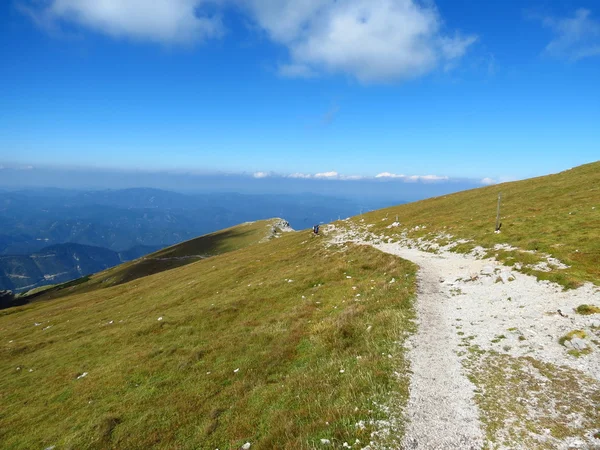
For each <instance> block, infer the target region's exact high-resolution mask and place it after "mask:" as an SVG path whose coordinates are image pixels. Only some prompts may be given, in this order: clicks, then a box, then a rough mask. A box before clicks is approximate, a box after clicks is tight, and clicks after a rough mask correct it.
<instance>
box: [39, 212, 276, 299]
mask: <svg viewBox="0 0 600 450" xmlns="http://www.w3.org/2000/svg"><path fill="white" fill-rule="evenodd" d="M278 220H279V219H269V220H259V221H256V222H248V223H243V224H241V225H236V226H234V227H231V228H226V229H223V230H219V231H216V232H214V233H210V234H206V235H204V236H200V237H197V238H195V239H191V240H189V241H185V242H182V243H180V244H176V245H173V246H171V247H167V248H164V249H162V250H159V251H157V252H154V253H152V254H150V255H146V256H144V257H143V258H140V259H136V260H135V261H130V262H128V263H125V264H121V265H119V266H116V267H113V268H111V269H108V270H105V271H103V272H100V273H97V274H96V275H92V276H90V277H85V278H84V279H81V280H74V281H73V282H69V283H64V284H62V285H57V286H54V287H52V288H50V289H43V290H36V291H34V292H32V293H31V294H32V295H31V299H32V300H33V299H35V300H36V301H38V300H49V299H54V298H58V297H62V296H64V295H72V294H74V293H82V292H90V291H92V290H95V289H98V288H104V287H109V286H116V285H118V284H122V283H127V282H129V281H133V280H136V279H138V278H141V277H145V276H148V275H152V274H155V273H159V272H163V271H165V270H170V269H175V268H177V267H181V266H185V265H187V264H191V263H193V262H196V261H199V260H200V259H203V258H206V257H208V256H215V255H220V254H222V253H226V252H230V251H233V250H238V249H241V248H244V247H247V246H249V245H253V244H257V243H258V242H260V241H261V240H262V239H268V237H269V236H270V234H271V232H272V229H273V226H274V224H275V223H276V222H277V221H278Z"/></svg>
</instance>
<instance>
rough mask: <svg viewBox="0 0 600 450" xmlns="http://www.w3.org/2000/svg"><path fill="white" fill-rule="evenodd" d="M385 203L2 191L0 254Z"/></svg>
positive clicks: (163, 242)
mask: <svg viewBox="0 0 600 450" xmlns="http://www.w3.org/2000/svg"><path fill="white" fill-rule="evenodd" d="M383 206H387V204H383V203H382V202H376V201H369V202H362V201H354V200H349V199H343V198H336V197H326V196H320V195H314V194H305V195H242V194H236V193H214V194H197V195H185V194H179V193H176V192H169V191H162V190H158V189H145V188H141V189H125V190H109V191H89V192H85V191H70V190H60V189H47V190H40V189H37V190H26V191H13V192H0V255H29V254H32V253H34V252H37V251H40V250H42V249H43V248H45V247H48V246H51V245H56V244H62V243H66V242H72V243H77V244H83V245H92V246H97V247H104V248H108V249H111V250H113V251H115V252H122V251H125V250H129V249H131V248H133V247H135V246H138V245H142V246H151V247H154V248H156V247H165V246H168V245H173V244H176V243H178V242H182V241H185V240H188V239H192V238H194V237H197V236H199V235H202V234H206V233H210V232H212V231H216V230H220V229H223V228H227V227H230V226H233V225H236V224H238V223H241V222H246V221H253V220H261V219H268V218H271V217H284V218H285V219H286V220H288V221H289V222H290V223H291V225H292V227H293V228H295V229H303V228H309V227H311V226H312V225H313V224H315V223H319V222H329V221H331V220H334V219H337V218H338V217H342V218H344V217H349V216H352V215H356V214H360V213H361V212H366V211H369V210H372V209H377V208H380V207H383Z"/></svg>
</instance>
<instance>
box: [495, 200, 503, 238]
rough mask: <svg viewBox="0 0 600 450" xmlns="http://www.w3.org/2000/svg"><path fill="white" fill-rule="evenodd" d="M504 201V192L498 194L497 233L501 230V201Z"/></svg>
mask: <svg viewBox="0 0 600 450" xmlns="http://www.w3.org/2000/svg"><path fill="white" fill-rule="evenodd" d="M501 199H502V192H498V209H497V210H496V231H498V230H499V229H500V228H499V227H500V200H501Z"/></svg>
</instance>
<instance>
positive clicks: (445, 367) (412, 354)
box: [376, 244, 483, 450]
mask: <svg viewBox="0 0 600 450" xmlns="http://www.w3.org/2000/svg"><path fill="white" fill-rule="evenodd" d="M376 248H378V249H380V250H382V251H384V252H387V253H391V254H393V255H397V256H400V257H402V258H404V259H408V260H410V261H413V262H414V263H416V264H418V265H419V267H420V270H419V273H418V283H419V285H418V296H417V302H416V309H417V318H418V331H417V333H416V334H415V335H414V336H412V337H411V339H410V340H409V342H408V346H409V352H408V359H409V361H410V364H411V371H412V376H411V383H410V398H409V401H408V406H407V411H406V416H407V419H408V424H407V428H406V434H405V438H404V447H405V448H407V449H432V450H433V449H451V448H455V449H459V448H460V449H465V450H467V449H479V448H481V447H482V445H483V434H482V432H481V429H480V426H479V419H478V411H477V407H476V406H475V403H474V402H473V390H474V386H473V385H472V383H471V382H470V381H469V380H468V379H467V378H466V377H465V375H464V373H463V368H462V365H461V362H460V360H459V357H458V356H457V354H456V353H455V349H457V348H458V344H459V343H460V340H459V339H458V336H457V334H456V330H455V329H454V328H453V322H452V320H451V316H452V314H451V309H452V302H451V296H450V295H449V293H448V292H447V289H445V288H444V286H443V285H441V284H440V281H439V280H440V276H442V273H441V272H440V269H441V267H440V266H441V264H431V263H430V259H431V256H432V255H431V254H427V253H425V252H419V251H418V250H410V249H405V248H402V247H399V246H397V245H390V244H382V245H378V246H376ZM422 253H424V254H422Z"/></svg>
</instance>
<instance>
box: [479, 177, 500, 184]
mask: <svg viewBox="0 0 600 450" xmlns="http://www.w3.org/2000/svg"><path fill="white" fill-rule="evenodd" d="M480 183H481V184H483V185H484V186H490V185H492V184H497V183H498V181H496V180H494V179H493V178H489V177H486V178H482V180H481V181H480Z"/></svg>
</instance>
